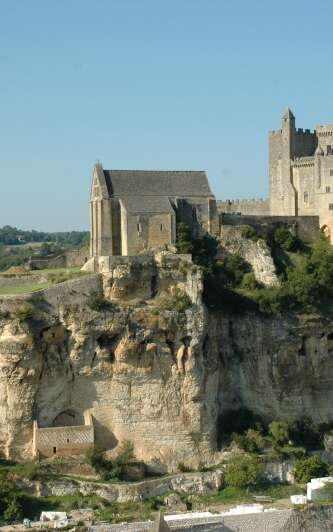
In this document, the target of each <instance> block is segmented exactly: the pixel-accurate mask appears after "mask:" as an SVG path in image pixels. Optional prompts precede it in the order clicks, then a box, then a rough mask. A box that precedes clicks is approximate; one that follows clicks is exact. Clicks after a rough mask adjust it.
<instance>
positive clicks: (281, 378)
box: [0, 254, 333, 470]
mask: <svg viewBox="0 0 333 532" xmlns="http://www.w3.org/2000/svg"><path fill="white" fill-rule="evenodd" d="M175 288H177V289H178V290H179V291H180V293H183V294H187V300H188V298H190V301H189V304H188V305H187V307H188V308H186V310H185V311H179V310H177V309H176V308H175V309H171V310H170V307H169V308H165V306H163V305H162V301H163V293H166V292H168V293H169V294H171V295H170V298H169V303H170V301H171V303H172V293H173V290H174V289H175ZM92 290H93V291H95V292H97V293H99V294H102V293H104V295H105V296H106V297H107V298H108V300H109V301H111V302H112V304H111V305H109V306H108V307H106V308H104V309H102V310H99V311H96V310H91V308H90V307H89V293H90V292H91V291H92ZM201 291H202V279H201V274H200V272H199V271H198V270H197V269H196V267H195V266H194V265H193V264H191V262H190V259H189V257H186V256H174V255H165V256H164V255H163V254H162V255H160V257H157V258H156V259H155V260H153V259H152V258H150V257H140V258H136V259H135V260H134V259H127V260H125V259H124V258H122V260H118V262H117V261H115V263H114V264H113V265H111V268H110V272H109V273H107V274H94V275H91V276H87V277H85V278H82V279H79V280H76V281H70V282H67V283H62V284H59V285H57V286H55V287H54V288H51V289H49V290H45V291H43V292H39V293H37V294H34V295H32V296H30V297H23V296H22V297H20V298H18V297H16V298H8V297H7V298H3V299H2V300H0V310H1V313H0V449H1V452H2V454H3V455H4V456H6V457H17V458H28V457H31V454H32V427H33V420H34V419H36V420H37V421H38V424H39V426H41V427H50V426H54V425H59V424H61V423H67V421H66V419H67V418H71V419H72V420H73V421H72V423H75V422H78V423H80V420H81V419H82V417H83V413H84V412H85V411H87V410H90V412H91V414H92V417H93V423H94V429H95V439H96V443H98V444H99V445H102V446H104V447H105V448H106V449H113V448H116V446H117V444H118V443H120V442H122V441H123V440H130V441H132V442H133V444H134V450H135V454H136V456H137V457H138V458H139V459H143V460H144V461H146V462H147V463H149V464H150V465H151V467H152V468H154V469H160V470H163V469H166V468H168V469H173V468H175V466H176V465H177V464H178V463H179V462H185V463H187V464H192V465H195V464H198V463H199V462H209V461H212V460H214V454H215V453H216V451H217V433H216V427H217V420H218V417H219V414H220V413H221V412H223V411H225V410H229V409H236V408H238V407H239V406H241V405H243V406H246V407H247V408H250V409H251V410H253V411H255V412H257V413H259V414H261V415H262V416H263V417H265V418H266V419H267V420H270V419H273V418H289V417H291V418H293V417H294V418H295V417H298V416H300V415H304V414H308V415H310V416H312V417H313V418H314V419H315V420H316V421H326V420H329V419H330V420H332V418H333V415H332V408H331V402H332V400H333V386H332V379H333V321H330V320H329V319H328V318H327V319H325V318H323V317H318V316H308V317H302V316H299V317H297V318H296V317H294V318H291V317H285V318H279V319H278V318H272V319H268V318H264V317H262V316H259V315H255V314H246V315H238V314H237V315H236V314H226V313H221V312H220V313H208V311H207V310H206V309H205V307H204V305H203V304H202V300H201ZM175 306H176V305H175Z"/></svg>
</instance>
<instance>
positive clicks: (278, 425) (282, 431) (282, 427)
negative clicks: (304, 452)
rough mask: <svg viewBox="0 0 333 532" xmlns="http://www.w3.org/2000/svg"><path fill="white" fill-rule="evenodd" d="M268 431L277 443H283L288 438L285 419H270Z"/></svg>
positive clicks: (288, 430)
mask: <svg viewBox="0 0 333 532" xmlns="http://www.w3.org/2000/svg"><path fill="white" fill-rule="evenodd" d="M268 432H269V434H270V436H271V437H272V439H273V441H274V442H275V443H276V444H277V445H284V444H285V443H288V441H289V439H290V426H289V424H288V423H287V422H286V421H272V423H270V424H269V426H268Z"/></svg>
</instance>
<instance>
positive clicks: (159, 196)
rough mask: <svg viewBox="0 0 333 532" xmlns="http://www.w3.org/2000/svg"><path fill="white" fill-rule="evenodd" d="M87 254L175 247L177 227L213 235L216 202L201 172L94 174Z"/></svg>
mask: <svg viewBox="0 0 333 532" xmlns="http://www.w3.org/2000/svg"><path fill="white" fill-rule="evenodd" d="M90 221H91V222H90V223H91V226H90V231H91V238H90V255H91V257H98V256H112V255H126V256H131V255H138V254H140V253H142V252H145V251H147V250H149V249H152V248H157V247H163V246H167V245H172V244H175V242H176V223H177V222H185V223H186V224H187V225H188V226H189V227H190V228H191V231H192V234H193V236H197V235H200V234H203V233H205V232H209V233H211V234H218V230H219V221H218V213H217V209H216V200H215V197H214V195H213V193H212V191H211V189H210V186H209V183H208V179H207V175H206V173H205V172H203V171H160V170H156V171H155V170H149V171H147V170H104V169H103V167H102V165H101V164H100V163H97V164H96V165H95V167H94V171H93V179H92V188H91V200H90Z"/></svg>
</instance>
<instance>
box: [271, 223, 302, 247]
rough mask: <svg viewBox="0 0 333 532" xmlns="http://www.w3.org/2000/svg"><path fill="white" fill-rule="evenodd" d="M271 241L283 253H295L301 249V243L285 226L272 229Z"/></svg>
mask: <svg viewBox="0 0 333 532" xmlns="http://www.w3.org/2000/svg"><path fill="white" fill-rule="evenodd" d="M272 237H273V238H272V240H273V241H274V243H275V244H276V245H278V246H280V247H281V248H282V249H283V250H284V251H297V250H298V249H300V248H301V241H300V240H299V238H297V236H295V235H294V234H293V233H292V232H291V231H290V229H288V227H287V226H285V225H279V226H278V227H276V228H275V229H274V232H273V235H272Z"/></svg>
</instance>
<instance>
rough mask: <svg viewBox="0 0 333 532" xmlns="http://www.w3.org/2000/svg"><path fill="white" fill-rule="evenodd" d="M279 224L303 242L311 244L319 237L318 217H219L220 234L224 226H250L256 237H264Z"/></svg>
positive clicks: (230, 215)
mask: <svg viewBox="0 0 333 532" xmlns="http://www.w3.org/2000/svg"><path fill="white" fill-rule="evenodd" d="M279 224H286V225H287V226H288V227H290V229H291V230H292V231H294V232H295V233H296V234H297V236H299V238H301V239H302V240H304V241H305V242H313V241H315V240H317V239H318V238H319V236H320V233H319V217H318V216H244V215H236V214H223V215H222V217H221V234H223V230H224V229H223V227H224V226H228V225H231V226H242V225H250V226H251V227H253V228H254V229H255V230H256V232H257V233H258V235H260V236H262V237H266V236H267V235H268V233H269V232H270V231H271V230H272V229H273V228H274V226H276V225H279Z"/></svg>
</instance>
